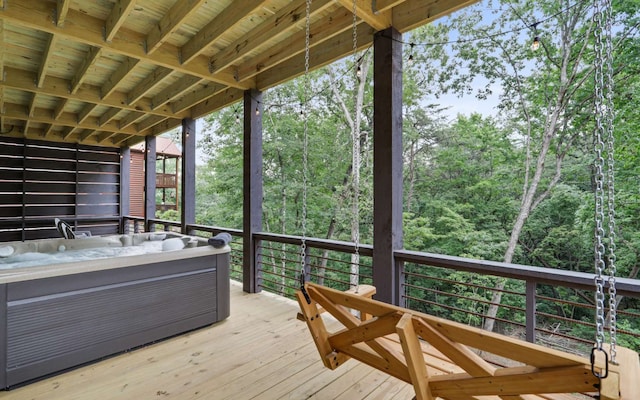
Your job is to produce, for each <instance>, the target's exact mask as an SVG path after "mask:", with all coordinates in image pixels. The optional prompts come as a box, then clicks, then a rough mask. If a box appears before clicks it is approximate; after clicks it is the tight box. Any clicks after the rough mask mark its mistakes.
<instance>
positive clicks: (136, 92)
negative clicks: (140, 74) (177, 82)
mask: <svg viewBox="0 0 640 400" xmlns="http://www.w3.org/2000/svg"><path fill="white" fill-rule="evenodd" d="M172 73H173V70H171V69H169V68H164V67H158V68H156V69H155V70H154V71H153V72H152V73H151V74H149V75H148V76H147V77H146V78H144V80H143V81H142V82H140V83H139V84H138V85H137V86H136V87H134V88H133V89H131V91H130V92H129V93H128V95H127V104H135V103H137V102H138V101H139V100H140V99H141V98H142V97H143V96H145V95H146V94H147V93H149V92H150V91H151V90H153V88H154V87H156V86H157V85H159V84H160V83H161V82H162V81H163V80H164V79H166V78H168V77H169V76H170V75H171V74H172Z"/></svg>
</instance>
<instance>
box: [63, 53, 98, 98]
mask: <svg viewBox="0 0 640 400" xmlns="http://www.w3.org/2000/svg"><path fill="white" fill-rule="evenodd" d="M100 53H102V48H100V47H93V46H90V47H89V51H87V55H86V56H85V58H84V60H82V64H80V67H79V68H78V70H77V71H76V74H75V75H74V76H73V78H71V84H70V86H69V91H70V92H71V93H72V94H75V93H76V92H77V91H78V89H80V85H82V82H83V81H84V80H85V78H86V77H87V71H89V68H91V66H93V64H94V63H95V62H96V60H97V59H98V58H99V57H100Z"/></svg>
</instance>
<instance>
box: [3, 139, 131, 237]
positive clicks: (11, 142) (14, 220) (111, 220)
mask: <svg viewBox="0 0 640 400" xmlns="http://www.w3.org/2000/svg"><path fill="white" fill-rule="evenodd" d="M56 217H57V218H60V219H62V220H65V221H67V222H68V223H69V224H70V225H72V226H73V227H74V228H75V229H77V230H82V231H90V232H91V234H92V235H102V234H109V233H117V232H118V227H119V220H120V151H119V149H113V148H103V147H94V146H86V145H77V144H65V143H57V142H45V141H36V140H28V139H21V138H0V241H3V242H4V241H12V240H29V239H40V238H47V237H58V236H59V234H58V232H57V230H56V229H55V225H54V222H53V220H54V218H56Z"/></svg>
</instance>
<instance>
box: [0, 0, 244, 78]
mask: <svg viewBox="0 0 640 400" xmlns="http://www.w3.org/2000/svg"><path fill="white" fill-rule="evenodd" d="M0 12H1V13H2V18H3V19H4V20H5V21H9V22H11V23H14V24H16V25H19V26H25V27H28V28H32V29H37V30H40V31H43V32H48V33H54V34H56V35H58V36H59V37H60V38H66V39H69V40H73V41H75V42H78V43H84V44H87V45H89V46H93V47H99V48H102V49H104V50H105V51H108V52H109V53H110V54H120V55H124V56H128V57H131V58H136V59H139V60H141V61H143V62H145V63H150V64H154V65H157V66H162V67H165V68H169V69H173V70H175V71H176V72H180V73H183V74H187V75H194V76H199V77H200V78H202V79H207V80H211V81H214V82H218V83H222V84H225V85H227V86H232V87H238V88H241V89H249V88H251V86H250V85H249V83H247V82H243V83H239V82H236V80H235V78H234V76H233V73H230V72H228V71H221V72H219V73H217V74H213V75H212V74H211V72H209V59H208V58H207V57H205V56H198V57H197V58H196V59H194V60H193V61H192V62H190V63H189V64H188V65H183V64H182V63H181V62H180V60H179V57H178V56H177V55H179V49H178V48H177V47H176V46H172V45H170V44H167V43H165V44H164V45H163V46H162V47H161V48H160V49H158V50H157V51H155V52H154V53H153V54H152V55H148V54H146V52H145V50H144V45H143V43H144V38H145V36H143V35H141V34H139V33H136V32H133V31H130V30H127V29H121V30H119V31H118V33H117V34H116V35H115V37H114V38H113V40H112V41H111V42H110V43H107V42H105V41H104V37H103V33H102V27H103V26H104V21H101V20H99V19H97V18H94V17H91V16H89V15H86V14H84V13H81V12H79V11H76V10H74V9H70V10H69V13H68V15H67V18H66V22H67V23H66V26H65V28H64V29H59V28H57V27H56V26H55V25H54V24H52V23H51V11H50V9H49V7H48V6H47V2H41V1H18V2H15V3H12V6H11V7H7V8H6V9H5V10H3V11H0Z"/></svg>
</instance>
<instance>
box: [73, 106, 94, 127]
mask: <svg viewBox="0 0 640 400" xmlns="http://www.w3.org/2000/svg"><path fill="white" fill-rule="evenodd" d="M96 107H98V105H97V104H93V103H87V105H85V106H84V108H83V109H82V111H80V112H79V113H78V124H82V123H84V121H86V120H87V118H89V115H90V114H91V112H93V110H95V109H96Z"/></svg>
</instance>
